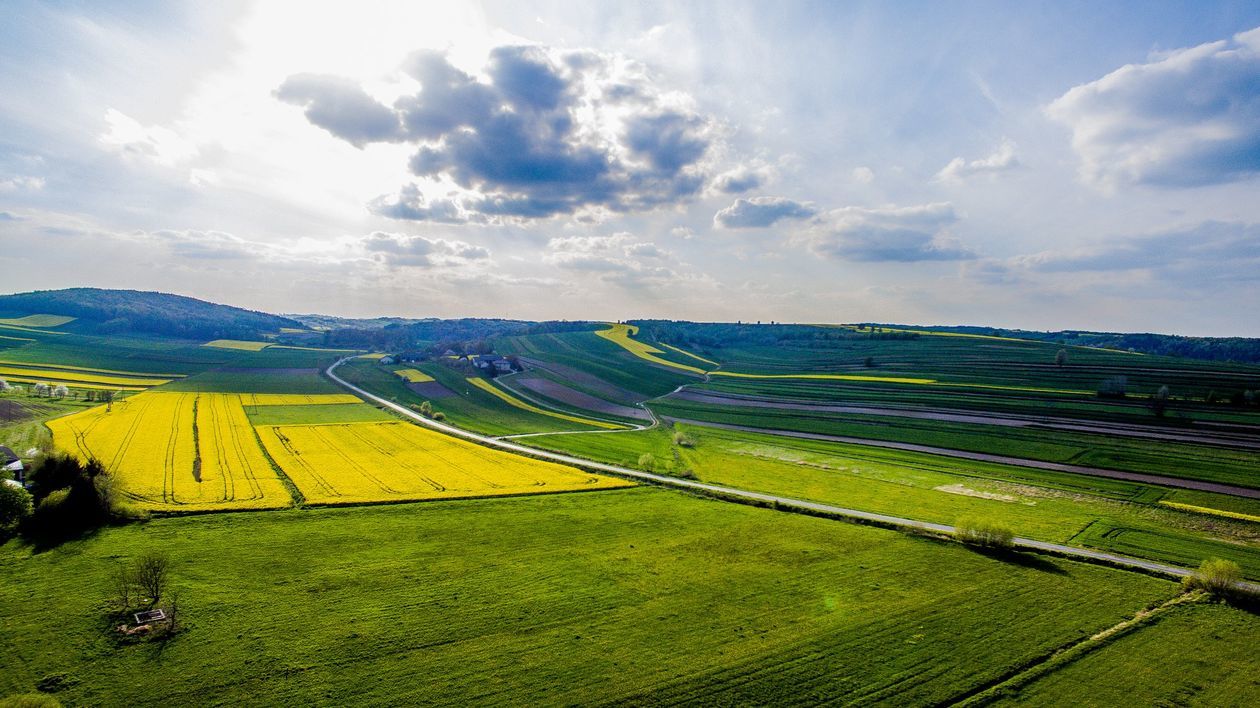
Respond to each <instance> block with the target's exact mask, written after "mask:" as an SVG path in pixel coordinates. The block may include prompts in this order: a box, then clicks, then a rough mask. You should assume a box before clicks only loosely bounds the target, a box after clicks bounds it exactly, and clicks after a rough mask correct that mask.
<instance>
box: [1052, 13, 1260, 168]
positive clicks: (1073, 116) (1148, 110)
mask: <svg viewBox="0 0 1260 708" xmlns="http://www.w3.org/2000/svg"><path fill="white" fill-rule="evenodd" d="M1047 112H1048V113H1049V115H1050V117H1051V118H1053V119H1055V120H1057V121H1059V122H1061V123H1063V124H1065V125H1067V126H1068V127H1069V128H1070V129H1071V130H1072V146H1073V147H1074V148H1075V149H1076V152H1077V154H1078V155H1079V156H1080V158H1081V161H1082V164H1081V174H1082V176H1083V177H1084V178H1085V179H1086V180H1088V181H1090V182H1093V183H1095V184H1099V185H1102V186H1114V185H1116V184H1120V183H1136V184H1152V185H1159V186H1194V185H1206V184H1219V183H1224V182H1231V181H1235V180H1239V179H1243V178H1247V177H1251V176H1254V175H1256V174H1257V173H1260V28H1257V29H1253V30H1251V31H1250V32H1244V33H1242V34H1239V35H1236V36H1235V37H1234V38H1233V42H1230V41H1225V40H1222V41H1219V42H1211V43H1208V44H1202V45H1199V46H1197V47H1192V48H1189V49H1182V50H1177V51H1173V52H1167V53H1164V54H1161V55H1157V56H1156V57H1154V58H1153V59H1152V60H1151V61H1149V62H1147V63H1145V64H1130V65H1128V66H1124V67H1122V68H1120V69H1117V70H1115V71H1113V72H1111V73H1110V74H1107V75H1106V76H1104V77H1102V78H1101V79H1098V80H1097V81H1093V82H1090V83H1087V84H1083V85H1081V86H1077V87H1075V88H1073V89H1072V90H1070V91H1068V92H1067V93H1065V94H1064V95H1063V96H1061V97H1059V99H1057V100H1056V101H1054V102H1053V103H1051V104H1050V106H1049V108H1048V109H1047Z"/></svg>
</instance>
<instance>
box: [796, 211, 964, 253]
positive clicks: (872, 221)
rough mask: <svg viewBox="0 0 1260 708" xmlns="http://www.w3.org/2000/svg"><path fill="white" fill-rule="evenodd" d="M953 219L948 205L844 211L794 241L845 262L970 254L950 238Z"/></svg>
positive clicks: (829, 214)
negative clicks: (949, 231) (803, 243)
mask: <svg viewBox="0 0 1260 708" xmlns="http://www.w3.org/2000/svg"><path fill="white" fill-rule="evenodd" d="M956 221H958V216H957V214H956V213H955V212H954V208H953V207H952V206H951V205H949V204H944V203H938V204H924V205H921V206H910V207H880V208H875V209H867V208H864V207H844V208H841V209H835V210H832V211H830V212H827V213H826V214H825V215H823V216H821V217H820V218H819V219H818V221H817V223H816V224H815V225H814V226H813V227H812V228H811V229H809V230H808V231H807V232H805V233H804V234H803V235H801V236H800V237H798V240H804V242H805V243H806V245H807V246H808V247H809V249H810V250H811V251H813V252H814V253H815V254H817V255H819V256H821V257H824V258H833V259H839V260H851V261H898V262H913V261H950V260H966V259H971V258H974V257H975V254H974V253H973V252H972V251H970V250H968V249H966V248H964V247H963V246H962V244H960V243H959V242H958V241H957V240H956V239H954V238H952V237H950V235H949V233H948V229H949V227H950V226H951V225H953V224H954V223H955V222H956Z"/></svg>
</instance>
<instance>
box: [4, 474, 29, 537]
mask: <svg viewBox="0 0 1260 708" xmlns="http://www.w3.org/2000/svg"><path fill="white" fill-rule="evenodd" d="M34 509H35V502H34V501H33V499H32V497H31V493H30V492H28V491H26V490H25V489H23V488H21V487H19V486H17V485H13V484H9V483H7V482H0V534H4V533H8V532H9V531H12V530H13V529H15V528H17V525H18V524H20V523H21V522H22V521H23V520H24V519H25V518H26V517H28V516H30V515H31V512H32V511H33V510H34Z"/></svg>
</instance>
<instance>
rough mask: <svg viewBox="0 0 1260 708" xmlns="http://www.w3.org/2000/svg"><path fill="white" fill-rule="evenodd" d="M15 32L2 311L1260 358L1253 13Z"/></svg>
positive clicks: (1, 155) (1080, 11)
mask: <svg viewBox="0 0 1260 708" xmlns="http://www.w3.org/2000/svg"><path fill="white" fill-rule="evenodd" d="M5 12H6V22H4V23H3V25H0V95H3V96H4V97H5V99H4V100H3V101H0V267H2V268H3V272H4V273H5V281H4V286H3V288H4V289H5V290H11V291H17V290H27V289H36V288H51V287H67V286H74V285H94V286H101V287H125V288H138V289H158V290H167V291H173V292H179V293H183V294H188V295H193V296H197V297H203V298H206V299H210V300H215V301H219V302H227V303H230V304H235V305H241V306H246V307H254V308H259V309H267V310H271V311H282V312H324V313H330V314H341V315H350V316H374V315H380V314H390V315H406V316H509V317H522V318H531V319H542V318H628V317H667V318H686V319H701V320H735V319H742V320H758V319H760V320H772V319H773V320H778V321H798V322H837V321H887V322H908V323H923V324H931V323H946V324H954V323H966V324H987V325H995V326H1008V327H1024V328H1036V329H1058V328H1081V329H1109V330H1145V331H1163V332H1177V333H1189V334H1215V335H1248V336H1260V199H1257V196H1260V189H1258V187H1260V182H1258V181H1257V174H1258V173H1260V29H1258V28H1260V6H1257V5H1256V4H1255V3H1254V2H1253V3H1246V2H1240V3H1205V2H1196V3H1150V2H1144V3H1096V2H1095V3H1045V4H1037V3H1006V2H1004V3H982V2H973V3H963V2H958V3H927V2H923V3H918V2H915V3H887V2H883V3H839V2H819V3H777V4H770V3H733V2H711V3H679V2H668V3H665V2H662V3H650V2H644V3H635V4H630V3H622V4H611V3H577V2H554V3H547V2H541V3H528V4H525V3H509V2H487V3H483V4H475V3H438V2H435V3H418V2H382V3H355V4H353V6H352V5H351V4H340V5H331V4H330V5H322V4H315V3H298V2H288V3H285V2H267V3H250V2H225V3H213V4H211V3H199V4H186V5H183V4H178V3H152V4H145V3H116V4H112V3H23V2H11V3H7V4H6V10H5Z"/></svg>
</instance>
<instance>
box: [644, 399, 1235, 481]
mask: <svg viewBox="0 0 1260 708" xmlns="http://www.w3.org/2000/svg"><path fill="white" fill-rule="evenodd" d="M651 405H652V408H653V409H654V410H655V411H656V412H657V414H658V415H664V416H668V417H673V418H684V419H692V420H703V421H712V422H716V423H730V424H734V425H746V426H752V427H756V428H763V429H779V430H791V431H800V432H808V433H821V434H826V435H838V436H846V437H856V438H866V439H871V440H886V441H893V442H904V443H911V444H919V445H928V446H932V447H941V448H949V449H955V450H962V451H968V452H978V453H989V454H995V455H1006V456H1011V457H1018V458H1024V459H1029V460H1041V461H1046V462H1055V463H1064V464H1075V465H1081V466H1085V467H1100V468H1104V469H1113V470H1120V471H1126V472H1135V473H1140V474H1159V475H1165V476H1169V477H1180V478H1184V479H1195V480H1203V481H1208V482H1219V483H1222V484H1232V485H1237V486H1242V487H1251V488H1260V455H1256V454H1253V453H1248V452H1244V451H1240V450H1226V449H1220V448H1212V447H1206V446H1202V445H1187V444H1174V443H1160V442H1155V441H1149V440H1141V441H1135V440H1125V439H1118V438H1114V437H1109V436H1103V435H1092V434H1087V433H1068V432H1064V431H1039V430H1032V429H1014V428H1003V429H999V430H997V431H995V430H994V429H993V428H992V427H990V426H983V425H970V424H963V423H943V422H939V421H927V420H909V419H901V418H887V417H880V416H856V415H845V416H833V415H826V414H808V413H803V412H798V411H776V410H766V409H752V408H743V407H735V406H711V405H705V404H696V403H690V402H687V401H676V400H673V399H664V400H661V401H656V402H653V403H652V404H651Z"/></svg>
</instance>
